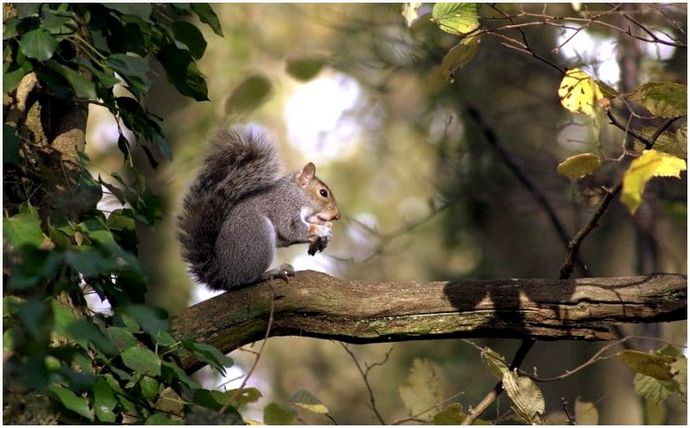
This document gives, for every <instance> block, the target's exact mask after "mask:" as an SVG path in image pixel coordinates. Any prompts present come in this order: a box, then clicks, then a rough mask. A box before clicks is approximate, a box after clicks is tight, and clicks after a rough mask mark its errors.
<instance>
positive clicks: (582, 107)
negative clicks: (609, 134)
mask: <svg viewBox="0 0 690 428" xmlns="http://www.w3.org/2000/svg"><path fill="white" fill-rule="evenodd" d="M558 96H559V97H561V104H562V105H563V107H565V108H566V109H568V110H570V111H572V112H580V113H584V114H586V115H588V116H593V115H594V107H595V106H596V105H597V102H598V101H599V100H600V99H602V98H604V94H603V93H602V92H601V88H599V85H598V84H597V82H595V81H594V79H592V78H591V77H590V76H589V75H588V74H587V73H585V72H584V71H582V70H580V69H579V68H573V69H572V70H568V71H566V73H565V77H563V80H561V86H560V87H559V88H558Z"/></svg>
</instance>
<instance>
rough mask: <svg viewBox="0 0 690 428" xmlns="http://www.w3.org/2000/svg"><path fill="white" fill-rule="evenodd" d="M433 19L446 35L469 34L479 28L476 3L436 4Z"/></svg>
mask: <svg viewBox="0 0 690 428" xmlns="http://www.w3.org/2000/svg"><path fill="white" fill-rule="evenodd" d="M431 18H432V20H433V21H434V22H436V24H438V26H439V28H440V29H441V30H443V31H445V32H446V33H451V34H460V35H462V34H467V33H469V32H471V31H474V30H476V29H477V28H478V27H479V20H478V19H477V18H478V14H477V4H476V3H436V4H434V8H433V9H432V11H431Z"/></svg>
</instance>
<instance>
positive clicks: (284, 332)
mask: <svg viewBox="0 0 690 428" xmlns="http://www.w3.org/2000/svg"><path fill="white" fill-rule="evenodd" d="M686 282H687V278H686V277H685V275H677V274H655V275H649V276H638V277H625V278H581V279H574V280H550V279H503V280H490V281H479V280H463V281H448V282H428V283H421V282H416V281H407V282H403V281H400V282H364V281H345V280H340V279H337V278H333V277H331V276H328V275H325V274H321V273H317V272H311V271H304V272H298V273H297V275H296V276H295V277H294V278H290V280H289V282H287V283H286V282H284V281H282V280H273V281H266V282H263V283H260V284H256V285H253V286H249V287H243V288H239V289H236V290H232V291H229V292H226V293H224V294H222V295H220V296H217V297H215V298H213V299H209V300H207V301H205V302H202V303H199V304H197V305H194V306H192V307H190V308H187V309H186V310H184V311H183V312H181V313H179V314H177V315H175V316H173V317H172V326H173V329H174V330H175V333H176V335H177V336H178V337H185V336H191V337H194V338H195V339H196V340H199V341H202V342H205V343H209V344H212V345H214V346H216V347H218V348H219V349H220V350H221V351H223V352H225V353H227V352H230V351H232V350H234V349H236V348H238V347H240V346H242V345H245V344H247V343H251V342H254V341H257V340H260V339H263V338H264V337H265V336H266V334H267V327H268V319H269V317H270V315H271V308H272V307H273V311H272V312H273V313H272V315H273V322H272V324H271V326H270V331H269V332H268V336H289V335H295V336H308V337H316V338H327V339H336V340H341V341H345V342H351V343H372V342H387V341H402V340H415V339H435V338H449V337H506V338H530V337H531V338H536V339H540V340H557V339H573V340H609V339H613V338H614V337H615V336H614V335H613V334H612V333H611V332H610V331H609V327H610V326H611V325H612V324H617V323H631V322H661V321H675V320H682V319H686V308H687V302H686V296H687V291H686ZM202 365H203V363H200V362H199V361H197V360H196V359H195V358H194V357H193V356H192V355H186V356H184V358H183V360H182V366H183V367H184V368H185V370H188V371H193V370H196V369H198V368H200V367H201V366H202Z"/></svg>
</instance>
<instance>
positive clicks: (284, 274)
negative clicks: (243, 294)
mask: <svg viewBox="0 0 690 428" xmlns="http://www.w3.org/2000/svg"><path fill="white" fill-rule="evenodd" d="M291 276H295V268H293V267H292V266H291V265H289V264H287V263H283V264H282V265H280V266H278V267H277V268H275V269H269V270H267V271H266V272H264V273H263V274H261V281H267V280H269V279H276V278H280V279H282V280H283V281H285V282H288V278H289V277H291Z"/></svg>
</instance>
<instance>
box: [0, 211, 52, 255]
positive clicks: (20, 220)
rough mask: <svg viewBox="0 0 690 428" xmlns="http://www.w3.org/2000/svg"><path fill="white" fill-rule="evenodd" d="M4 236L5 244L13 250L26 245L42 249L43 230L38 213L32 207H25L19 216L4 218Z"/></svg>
mask: <svg viewBox="0 0 690 428" xmlns="http://www.w3.org/2000/svg"><path fill="white" fill-rule="evenodd" d="M2 225H3V235H4V237H5V240H6V241H5V242H6V243H9V244H10V245H11V246H12V247H13V248H20V247H23V246H24V245H31V246H34V247H40V246H41V244H42V243H43V230H42V229H41V221H40V219H39V218H38V211H36V209H35V208H34V207H32V206H31V205H28V204H27V205H24V206H22V207H21V208H20V211H19V213H18V214H15V215H14V216H12V217H3V222H2Z"/></svg>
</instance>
